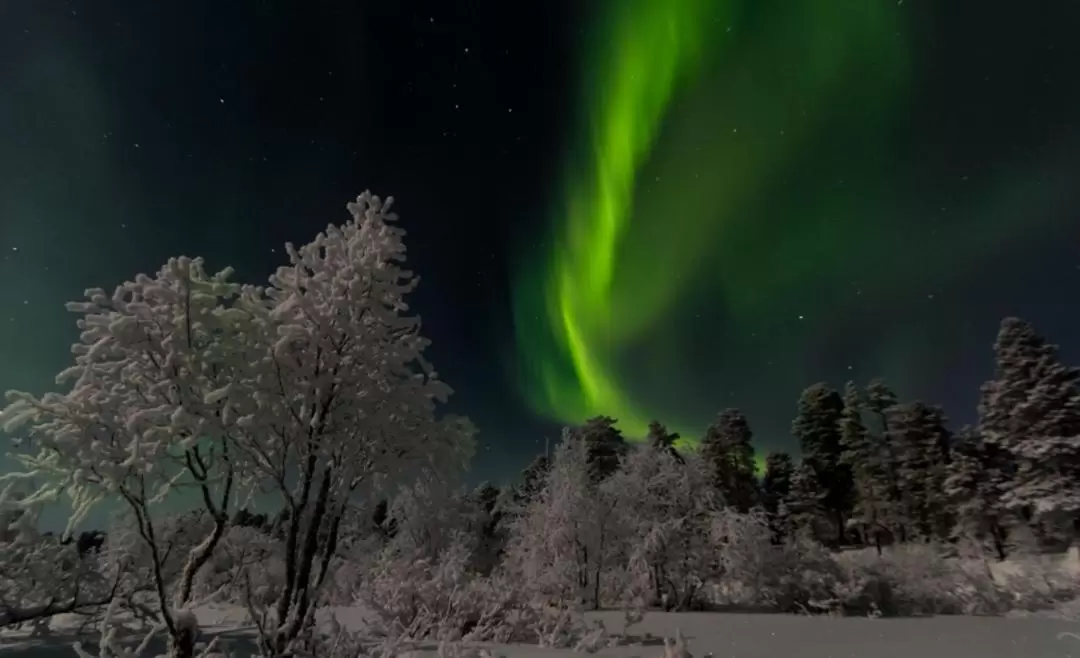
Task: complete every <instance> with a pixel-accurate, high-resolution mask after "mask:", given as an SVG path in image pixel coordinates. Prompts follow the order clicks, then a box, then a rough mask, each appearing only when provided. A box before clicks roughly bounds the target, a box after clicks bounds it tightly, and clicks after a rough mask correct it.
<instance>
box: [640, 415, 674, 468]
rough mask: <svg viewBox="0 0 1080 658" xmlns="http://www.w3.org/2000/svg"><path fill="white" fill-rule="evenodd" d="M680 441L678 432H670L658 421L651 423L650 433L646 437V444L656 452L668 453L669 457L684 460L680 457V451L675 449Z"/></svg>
mask: <svg viewBox="0 0 1080 658" xmlns="http://www.w3.org/2000/svg"><path fill="white" fill-rule="evenodd" d="M678 440H679V433H678V432H668V430H667V428H666V427H664V425H663V423H661V422H660V421H658V420H654V421H652V422H650V423H649V433H648V434H647V435H646V437H645V442H646V443H647V444H648V445H649V446H650V447H651V448H653V449H654V450H659V451H661V452H666V453H668V454H669V455H671V456H673V457H675V458H676V459H677V460H680V461H681V460H682V456H681V455H679V451H678V450H676V449H675V442H676V441H678Z"/></svg>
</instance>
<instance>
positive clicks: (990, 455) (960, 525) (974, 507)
mask: <svg viewBox="0 0 1080 658" xmlns="http://www.w3.org/2000/svg"><path fill="white" fill-rule="evenodd" d="M1010 468H1011V464H1010V463H1009V456H1008V454H1006V453H1005V452H1004V451H1003V450H1001V449H1000V448H998V447H997V445H995V444H993V443H988V442H986V441H984V440H983V439H982V437H980V436H979V435H978V434H977V433H976V431H975V430H974V429H972V428H970V427H965V428H964V429H962V430H960V432H959V433H958V434H957V437H956V440H955V441H954V442H953V447H952V457H951V459H950V460H949V467H948V474H947V477H946V478H945V483H944V493H945V497H946V500H948V502H949V507H950V509H951V510H952V512H953V520H954V522H955V526H954V528H953V536H954V537H956V538H958V539H969V540H972V541H974V542H976V543H979V544H981V543H983V542H990V543H991V545H992V547H993V550H994V553H995V554H996V555H997V558H998V559H999V560H1004V559H1005V558H1006V557H1007V549H1006V540H1007V539H1008V528H1009V527H1010V525H1012V524H1013V523H1014V522H1015V519H1014V518H1013V516H1012V514H1011V513H1010V512H1009V511H1008V510H1007V509H1006V508H1005V505H1004V503H1003V500H1002V494H1003V492H1004V486H1005V484H1006V483H1007V482H1008V478H1009V470H1010Z"/></svg>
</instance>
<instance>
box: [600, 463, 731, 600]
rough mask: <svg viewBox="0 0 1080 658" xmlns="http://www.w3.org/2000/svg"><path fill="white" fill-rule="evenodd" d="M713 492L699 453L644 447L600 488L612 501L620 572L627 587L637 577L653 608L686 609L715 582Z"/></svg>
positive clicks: (717, 502) (715, 507) (715, 502)
mask: <svg viewBox="0 0 1080 658" xmlns="http://www.w3.org/2000/svg"><path fill="white" fill-rule="evenodd" d="M711 484H712V472H711V469H710V465H709V464H708V463H707V462H705V460H703V459H702V458H701V456H700V455H699V454H698V453H695V452H688V453H686V454H683V455H678V456H677V455H676V454H673V453H672V451H670V450H669V449H668V448H666V447H664V446H662V445H653V444H649V443H645V444H642V445H640V446H636V447H634V448H633V449H631V450H630V451H629V453H628V454H627V455H626V457H625V459H624V460H623V463H622V465H621V467H620V468H619V470H618V471H617V472H616V473H615V474H613V475H612V476H611V478H609V479H608V480H607V481H605V482H604V484H603V485H602V486H603V487H604V488H606V489H608V490H609V495H610V496H611V497H612V498H614V499H615V500H616V505H615V508H614V515H615V517H616V519H617V522H616V523H615V524H614V528H616V529H617V530H618V532H619V535H618V537H617V539H618V540H619V541H621V543H622V549H621V551H620V552H619V555H620V556H621V557H622V559H623V560H624V563H623V565H622V566H623V567H624V568H625V569H626V570H627V571H628V575H629V576H631V577H630V583H635V582H640V581H639V580H638V579H636V578H634V576H637V577H644V578H642V579H647V581H648V583H649V590H650V594H651V597H650V598H651V599H652V603H653V604H654V605H655V604H659V603H661V602H663V601H666V602H667V605H668V606H669V607H674V608H678V609H687V608H689V607H690V606H692V605H693V604H694V602H695V601H696V599H697V598H698V596H699V595H700V593H701V590H702V588H703V587H704V586H705V585H706V584H707V583H709V582H711V581H713V580H714V579H715V578H717V577H718V576H719V575H720V574H719V572H718V568H719V562H718V561H717V550H716V546H715V545H713V544H712V543H711V540H710V531H711V528H712V527H713V524H714V522H715V520H716V517H717V514H718V513H719V512H720V510H721V509H722V504H721V500H720V498H719V497H718V496H717V495H715V494H714V493H713V492H712V487H711ZM631 587H632V585H631ZM625 594H626V595H629V596H631V597H632V596H633V595H640V594H642V592H640V591H637V592H633V591H631V592H626V593H625Z"/></svg>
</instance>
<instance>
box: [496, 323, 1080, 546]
mask: <svg viewBox="0 0 1080 658" xmlns="http://www.w3.org/2000/svg"><path fill="white" fill-rule="evenodd" d="M993 349H994V357H995V361H994V363H995V371H994V376H993V378H992V379H990V380H989V381H987V382H985V384H983V386H982V390H981V398H980V402H979V406H978V421H977V423H976V424H974V425H972V426H965V427H963V428H961V429H959V430H958V431H955V432H954V431H952V430H951V429H950V428H949V426H948V418H947V416H946V414H945V412H944V411H943V410H942V408H941V407H940V406H936V405H931V404H928V403H925V402H922V401H917V400H916V401H902V400H900V399H899V397H898V396H897V394H896V393H895V392H894V391H893V390H892V389H891V388H890V387H889V386H888V384H887V383H886V382H885V381H884V380H882V379H874V380H872V381H870V382H869V383H867V384H866V385H864V386H860V385H859V384H857V383H856V382H848V383H847V384H846V385H845V386H844V389H843V391H838V390H835V389H834V388H831V387H830V386H829V385H828V384H826V383H824V382H821V383H816V384H814V385H812V386H810V387H808V388H807V389H805V390H804V391H803V392H802V394H801V395H800V396H799V400H798V403H797V406H796V414H795V418H794V420H793V421H792V425H791V433H792V436H793V437H794V438H795V439H796V441H797V443H798V446H799V452H800V456H798V457H795V456H793V455H792V454H790V453H788V452H782V451H776V452H770V453H769V454H768V455H767V456H766V458H765V465H764V469H763V471H762V472H760V473H758V472H757V469H756V453H755V449H754V445H753V436H754V435H753V431H752V429H751V425H750V421H749V420H748V419H747V417H746V415H745V414H743V413H742V412H741V411H740V410H738V409H726V410H724V411H721V412H720V413H719V414H718V415H717V417H716V419H715V421H714V422H713V423H712V424H710V425H709V426H708V428H707V429H706V431H705V433H704V436H703V437H702V438H701V440H700V442H699V443H698V444H697V447H696V449H697V451H698V453H699V455H700V457H701V458H702V459H703V460H704V461H705V462H706V464H707V465H708V469H709V471H710V473H711V486H712V487H713V488H714V490H715V492H716V493H717V494H718V495H719V496H720V499H721V500H722V501H724V503H725V504H726V505H728V506H730V507H732V508H734V509H735V510H737V511H739V512H743V513H745V512H748V511H750V510H751V509H754V508H761V509H762V510H764V511H765V513H766V514H767V516H768V519H769V523H770V528H771V530H772V532H773V536H774V540H775V541H776V542H782V541H783V540H784V539H785V538H787V537H791V536H794V535H804V536H807V537H810V538H813V539H814V540H817V541H819V542H821V543H823V544H826V545H828V546H832V547H836V548H839V547H845V546H872V547H875V548H876V549H877V550H878V551H879V552H880V551H881V550H882V548H883V547H885V546H888V545H891V544H897V543H907V542H931V541H936V542H956V541H957V540H959V539H970V540H974V541H976V542H978V543H980V544H985V545H987V546H988V547H991V548H992V550H993V552H994V553H995V554H996V555H997V557H998V558H1000V559H1005V558H1006V557H1007V555H1008V552H1009V549H1010V546H1013V545H1017V544H1020V543H1023V542H1028V543H1034V545H1035V546H1037V547H1039V548H1043V549H1049V548H1054V547H1061V546H1063V545H1065V544H1067V543H1068V542H1070V541H1071V540H1072V539H1074V538H1075V537H1076V534H1077V531H1078V529H1080V523H1078V519H1080V514H1078V512H1080V392H1078V387H1077V381H1078V372H1080V371H1078V369H1077V368H1075V367H1071V366H1068V365H1065V364H1063V363H1062V362H1061V360H1060V359H1059V356H1058V347H1057V346H1056V345H1054V344H1051V343H1049V342H1047V341H1046V339H1045V338H1043V337H1042V336H1040V335H1039V334H1038V333H1037V332H1036V331H1035V329H1034V328H1033V327H1032V326H1031V325H1030V324H1029V323H1027V322H1024V321H1022V320H1019V319H1017V318H1006V319H1005V320H1003V321H1002V323H1001V326H1000V330H999V332H998V335H997V339H996V341H995V343H994V347H993ZM572 434H573V436H575V437H576V438H577V439H579V440H581V441H583V442H584V443H585V444H586V445H587V447H588V454H589V455H590V463H591V468H592V469H593V473H594V475H595V477H596V478H597V479H603V478H605V477H608V476H610V475H611V474H612V473H614V472H615V470H616V469H617V467H618V464H619V460H620V458H621V457H622V456H623V455H625V454H626V453H627V450H628V442H627V440H626V439H625V437H624V436H623V435H622V433H621V432H620V431H619V429H618V428H617V426H616V420H615V419H613V418H610V417H607V416H598V417H595V418H592V419H589V420H588V421H586V422H585V423H584V424H583V425H582V426H580V427H577V428H573V430H572ZM679 438H680V437H679V435H678V434H676V433H673V432H669V431H668V430H667V429H666V428H665V426H664V425H663V424H661V423H660V422H658V421H653V422H652V423H651V424H650V426H649V431H648V436H647V437H646V442H647V443H648V444H649V445H650V446H652V447H655V448H658V449H661V450H664V451H670V452H671V453H672V454H674V455H676V456H677V455H678V454H679V450H678V449H677V448H676V447H675V446H676V442H677V441H678V439H679ZM549 467H550V461H549V459H548V458H547V456H546V455H541V456H538V457H537V458H536V459H535V460H533V462H532V463H531V464H530V465H529V466H528V467H527V468H526V469H525V471H524V472H523V474H522V478H521V480H522V481H521V483H520V484H519V485H517V490H518V492H519V495H523V496H525V497H528V496H529V495H531V493H532V492H535V491H536V483H537V482H538V481H540V480H541V479H542V476H543V474H544V473H545V471H546V470H547V469H548V468H549Z"/></svg>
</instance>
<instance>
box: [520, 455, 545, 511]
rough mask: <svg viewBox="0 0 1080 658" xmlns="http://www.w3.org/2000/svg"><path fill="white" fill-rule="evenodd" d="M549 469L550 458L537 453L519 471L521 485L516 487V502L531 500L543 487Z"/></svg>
mask: <svg viewBox="0 0 1080 658" xmlns="http://www.w3.org/2000/svg"><path fill="white" fill-rule="evenodd" d="M549 470H551V460H550V459H549V458H548V456H547V455H537V456H536V457H534V458H533V460H532V461H531V462H529V465H528V466H526V467H525V470H523V471H522V472H521V486H520V487H518V488H517V496H516V497H517V499H518V502H521V503H526V502H529V501H532V500H533V499H534V498H535V497H536V495H537V494H538V493H539V492H540V490H541V489H542V488H543V487H544V481H545V478H547V474H548V471H549Z"/></svg>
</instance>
